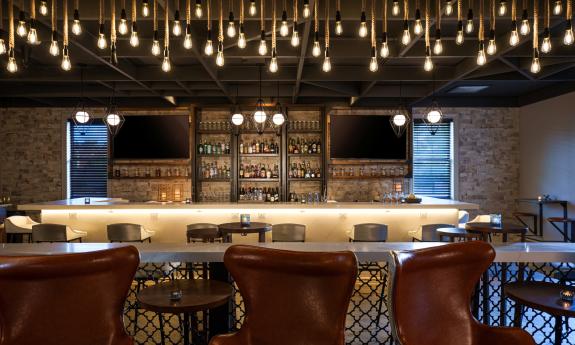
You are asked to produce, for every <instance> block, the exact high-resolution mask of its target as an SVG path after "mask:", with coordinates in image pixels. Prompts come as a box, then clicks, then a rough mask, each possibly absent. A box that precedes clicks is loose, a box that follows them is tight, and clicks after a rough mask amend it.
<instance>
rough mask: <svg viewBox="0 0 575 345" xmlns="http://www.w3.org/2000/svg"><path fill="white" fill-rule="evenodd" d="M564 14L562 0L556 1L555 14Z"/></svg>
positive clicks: (554, 5)
mask: <svg viewBox="0 0 575 345" xmlns="http://www.w3.org/2000/svg"><path fill="white" fill-rule="evenodd" d="M562 12H563V3H562V2H561V0H556V1H555V4H553V14H554V15H556V16H558V15H560V14H561V13H562Z"/></svg>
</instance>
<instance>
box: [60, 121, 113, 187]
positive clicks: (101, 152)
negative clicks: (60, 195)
mask: <svg viewBox="0 0 575 345" xmlns="http://www.w3.org/2000/svg"><path fill="white" fill-rule="evenodd" d="M66 151H67V164H68V169H67V171H68V176H67V178H68V198H84V197H106V196H107V194H108V129H107V127H106V125H105V124H104V123H102V122H101V121H94V122H93V123H91V124H89V125H76V124H74V123H73V122H68V126H67V148H66Z"/></svg>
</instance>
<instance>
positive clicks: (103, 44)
mask: <svg viewBox="0 0 575 345" xmlns="http://www.w3.org/2000/svg"><path fill="white" fill-rule="evenodd" d="M97 44H98V48H100V49H102V50H104V49H106V48H107V47H108V40H107V39H106V34H105V33H104V24H101V25H100V30H99V32H98V43H97Z"/></svg>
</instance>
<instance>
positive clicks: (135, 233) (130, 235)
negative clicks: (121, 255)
mask: <svg viewBox="0 0 575 345" xmlns="http://www.w3.org/2000/svg"><path fill="white" fill-rule="evenodd" d="M107 230H108V241H110V242H144V241H148V242H152V236H154V234H155V233H156V232H155V231H152V230H148V229H146V228H145V227H144V226H143V225H140V224H132V223H117V224H109V225H108V229H107Z"/></svg>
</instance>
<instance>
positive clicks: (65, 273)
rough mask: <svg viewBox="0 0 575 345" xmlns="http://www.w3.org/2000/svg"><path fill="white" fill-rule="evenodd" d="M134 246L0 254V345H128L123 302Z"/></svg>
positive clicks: (135, 262) (133, 265)
mask: <svg viewBox="0 0 575 345" xmlns="http://www.w3.org/2000/svg"><path fill="white" fill-rule="evenodd" d="M139 261H140V259H139V253H138V250H137V249H136V248H134V247H131V246H129V247H122V248H117V249H110V250H103V251H97V252H89V253H81V254H66V255H47V256H27V257H18V256H5V257H0V263H1V264H0V345H32V344H43V345H77V344H82V345H102V344H106V345H131V344H133V341H132V339H131V338H130V337H129V336H128V335H127V333H126V331H125V329H124V323H123V310H124V303H125V301H126V298H127V296H128V292H129V290H130V286H131V285H132V279H133V277H134V273H135V272H136V268H137V267H138V263H139Z"/></svg>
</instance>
